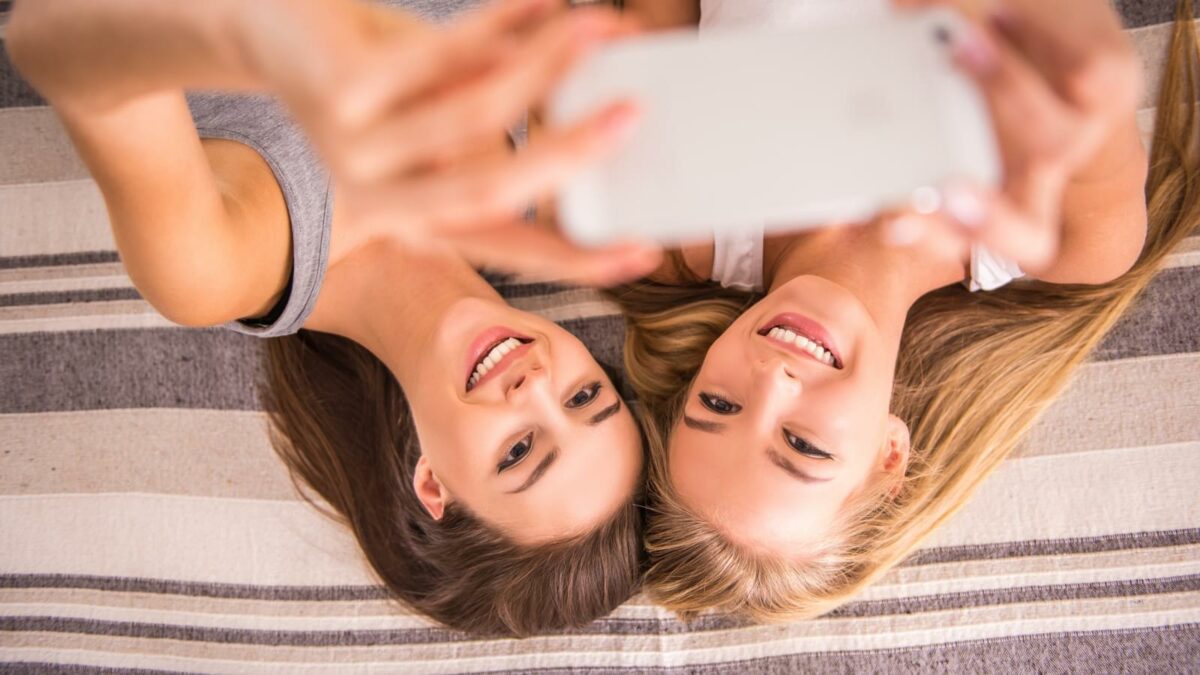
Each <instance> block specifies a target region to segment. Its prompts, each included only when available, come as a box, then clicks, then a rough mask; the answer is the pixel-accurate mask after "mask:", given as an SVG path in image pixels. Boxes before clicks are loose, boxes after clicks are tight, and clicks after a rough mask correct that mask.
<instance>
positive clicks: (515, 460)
mask: <svg viewBox="0 0 1200 675" xmlns="http://www.w3.org/2000/svg"><path fill="white" fill-rule="evenodd" d="M522 446H524V448H525V452H524V453H522V455H521V456H520V457H513V451H514V450H516V449H517V448H519V447H522ZM531 452H533V432H532V431H531V432H529V433H528V434H526V435H525V438H522V439H521V440H519V441H517V442H516V443H515V444H514V445H513V446H512V447H511V448H509V449H508V454H507V455H505V456H504V459H502V460H500V464H499V465H497V466H496V473H502V472H504V471H506V470H508V469H511V468H512V467H514V466H516V465H518V464H520V463H521V460H523V459H525V458H526V457H528V456H529V453H531Z"/></svg>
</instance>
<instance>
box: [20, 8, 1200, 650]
mask: <svg viewBox="0 0 1200 675" xmlns="http://www.w3.org/2000/svg"><path fill="white" fill-rule="evenodd" d="M3 5H4V3H2V2H0V13H2V12H3V10H4V7H3ZM1118 5H1119V6H1120V8H1121V10H1122V13H1123V15H1124V17H1125V19H1126V23H1127V24H1128V27H1129V30H1130V32H1131V34H1132V36H1133V39H1134V41H1135V43H1136V45H1137V48H1138V50H1139V51H1140V53H1141V55H1142V56H1143V58H1144V60H1145V63H1146V68H1147V73H1148V74H1149V76H1150V82H1151V85H1152V86H1151V92H1150V93H1148V95H1147V98H1146V101H1147V102H1146V103H1145V104H1144V105H1145V109H1144V110H1143V111H1142V113H1141V116H1142V118H1143V122H1144V124H1143V129H1144V130H1146V131H1147V132H1148V131H1149V125H1150V123H1151V121H1152V117H1153V110H1151V109H1150V108H1149V106H1150V105H1151V103H1150V101H1152V100H1153V95H1154V93H1153V90H1154V89H1155V87H1154V86H1153V85H1154V83H1155V80H1156V74H1157V73H1158V71H1159V70H1160V68H1161V63H1162V55H1163V49H1164V46H1165V44H1166V40H1167V37H1168V35H1169V26H1168V25H1167V22H1168V21H1169V19H1170V12H1171V11H1172V8H1173V5H1174V3H1173V2H1171V1H1169V0H1139V1H1134V0H1126V1H1125V2H1119V3H1118ZM0 30H2V29H0ZM0 37H2V33H0ZM504 292H505V293H506V295H508V296H509V297H511V298H512V300H513V302H514V304H516V305H518V306H520V307H523V308H527V309H531V310H534V311H538V312H540V313H542V314H544V315H546V316H549V317H551V318H553V319H555V320H558V321H562V322H564V323H565V324H566V325H567V326H568V327H569V328H571V329H572V330H575V331H577V332H580V333H581V334H582V335H583V336H584V337H585V338H586V340H587V341H588V342H589V344H590V345H591V346H592V347H593V348H595V349H596V350H597V352H598V353H599V355H600V356H601V359H602V360H603V361H606V362H608V363H610V364H618V363H619V362H620V358H619V349H620V333H621V330H622V323H621V319H620V317H619V315H618V314H617V312H616V309H615V308H614V307H613V306H612V305H610V304H608V303H606V302H604V301H603V300H601V299H600V298H599V297H598V296H597V295H596V294H595V293H593V292H590V291H583V290H573V289H565V288H554V287H549V286H544V285H539V286H529V285H525V286H506V287H505V288H504ZM1198 314H1200V238H1193V239H1191V240H1189V241H1187V242H1186V245H1185V246H1183V247H1182V248H1181V249H1180V250H1178V251H1177V252H1176V253H1175V254H1174V255H1172V256H1171V258H1170V264H1169V268H1168V269H1167V270H1166V271H1164V272H1163V274H1162V275H1161V276H1160V277H1159V278H1158V279H1157V280H1156V281H1155V282H1154V284H1153V285H1152V286H1151V287H1150V289H1149V291H1148V292H1147V294H1146V296H1145V297H1144V298H1143V299H1142V301H1141V302H1140V304H1139V305H1138V306H1137V308H1136V310H1135V311H1133V312H1132V313H1131V314H1130V315H1129V316H1128V317H1127V318H1126V319H1125V320H1124V321H1123V322H1122V323H1121V324H1120V326H1119V327H1118V328H1117V329H1116V330H1115V332H1114V333H1113V334H1112V335H1110V337H1109V338H1108V339H1107V341H1106V342H1105V343H1104V345H1103V347H1102V348H1101V349H1100V350H1099V352H1098V353H1097V354H1096V356H1095V358H1094V359H1093V360H1092V361H1091V362H1090V363H1088V364H1086V365H1085V366H1083V367H1082V368H1081V370H1080V371H1079V372H1078V375H1077V377H1076V378H1075V380H1074V382H1073V383H1072V385H1071V386H1070V388H1069V390H1068V391H1067V393H1066V394H1065V395H1064V396H1063V397H1062V399H1061V400H1060V401H1059V402H1058V403H1057V404H1056V405H1055V406H1054V407H1053V409H1052V410H1051V411H1050V412H1049V413H1048V414H1047V415H1046V416H1045V418H1044V419H1043V420H1042V421H1041V422H1040V424H1039V425H1038V426H1037V428H1036V429H1035V430H1034V432H1033V433H1032V435H1031V436H1030V437H1029V439H1028V441H1027V442H1026V443H1025V444H1024V446H1023V447H1022V449H1021V451H1020V452H1019V453H1018V456H1017V457H1015V458H1014V459H1012V460H1010V461H1008V462H1007V463H1006V464H1005V465H1004V466H1003V467H1002V468H1001V469H1000V470H999V471H997V472H996V474H995V475H994V476H992V477H991V478H990V479H989V480H988V482H987V484H986V485H985V487H984V488H983V489H982V490H981V491H980V492H979V494H978V495H977V496H976V497H975V498H974V499H973V500H972V502H971V503H970V504H969V506H968V507H967V508H966V509H965V510H964V511H963V512H962V513H961V514H960V515H959V516H957V517H956V518H955V519H954V520H953V521H952V522H951V523H949V524H948V525H947V526H946V527H944V528H943V529H942V530H940V531H939V532H938V534H937V535H936V536H935V538H934V539H933V540H932V541H931V542H930V543H929V544H928V545H927V547H925V548H924V549H923V550H921V551H920V552H918V553H917V554H916V555H915V556H913V557H912V558H911V559H910V560H908V561H907V562H906V563H905V564H904V565H903V566H902V567H900V568H899V569H897V570H895V571H894V572H893V573H891V574H890V575H889V576H888V577H887V578H886V579H884V580H883V581H882V582H881V583H879V584H877V585H876V586H874V587H873V588H871V589H869V590H868V591H867V592H865V593H864V594H863V595H862V596H861V597H860V598H858V599H857V600H856V601H855V602H853V603H851V604H849V605H847V606H845V607H843V608H842V609H840V610H838V611H836V612H834V613H833V614H831V615H829V616H826V617H823V618H821V619H818V620H813V621H805V622H797V623H793V624H787V625H776V626H749V625H744V624H741V623H738V622H736V621H733V620H730V619H728V618H725V617H722V616H716V615H713V616H708V617H705V618H703V619H702V620H700V621H698V622H695V623H692V624H687V625H685V624H682V623H679V622H678V621H676V620H675V619H673V618H672V617H671V616H670V615H669V614H668V613H667V612H665V611H663V610H662V609H660V608H657V607H655V606H653V605H651V604H649V603H647V602H646V601H645V600H644V599H641V598H634V599H633V600H631V601H630V602H629V603H627V604H626V605H625V606H623V607H621V608H620V609H619V610H617V611H616V612H615V613H614V614H613V615H611V616H609V617H607V618H605V619H602V620H599V621H597V622H595V623H594V624H592V625H591V626H588V627H587V628H586V629H583V630H579V631H572V632H568V633H563V634H559V635H552V636H545V637H537V638H531V639H527V640H522V641H517V640H478V639H473V638H470V637H468V636H464V635H462V634H459V633H456V632H453V631H448V630H445V629H443V628H439V627H437V626H434V625H431V624H430V623H429V622H427V621H426V620H424V619H423V618H421V617H420V616H417V615H414V614H413V613H411V612H409V611H407V610H406V609H405V608H403V607H400V606H398V605H396V604H394V603H392V602H390V601H389V600H388V599H387V597H386V595H385V594H384V592H383V590H382V589H381V587H380V586H379V585H378V583H377V582H376V580H375V579H373V578H372V575H371V573H370V571H369V569H368V567H367V565H366V563H365V562H364V560H363V558H362V556H361V554H360V553H359V551H358V549H357V547H356V546H355V543H354V541H353V539H352V538H351V536H350V535H349V533H348V532H347V530H346V529H344V528H343V527H341V526H340V525H338V524H337V523H335V522H334V521H332V520H330V519H328V518H326V517H324V516H322V515H321V514H320V513H318V512H317V511H316V510H315V509H313V508H312V507H311V506H309V505H307V504H306V503H304V502H303V501H301V500H300V498H299V497H298V496H297V493H296V490H295V488H294V487H293V485H292V483H291V482H290V480H289V478H288V476H287V474H286V472H285V471H284V470H283V467H282V466H281V465H280V463H279V462H278V460H277V459H276V458H275V456H274V454H273V452H272V450H271V447H270V444H269V442H268V439H267V435H266V425H265V421H264V417H263V415H262V414H261V412H260V411H259V403H258V400H257V397H256V394H255V386H256V382H257V381H258V377H259V371H258V368H259V364H258V358H259V344H258V343H257V342H256V341H255V340H253V339H251V338H247V337H244V336H240V335H234V334H231V333H227V332H221V331H216V330H187V329H183V328H177V327H174V326H172V325H170V324H169V323H168V322H167V321H165V320H164V319H162V318H161V317H159V316H158V315H157V314H155V313H154V311H153V310H152V309H151V308H150V307H149V306H148V305H147V304H146V303H145V302H144V301H143V300H141V299H140V298H139V296H138V294H137V292H136V291H135V290H134V289H133V287H132V286H131V285H130V282H129V279H128V278H127V277H126V276H125V274H124V272H123V271H122V268H121V265H120V263H119V262H118V259H117V256H116V254H115V252H114V247H113V242H112V239H111V235H110V234H109V231H108V228H107V226H106V223H105V212H104V207H103V204H102V202H101V199H100V196H99V194H98V192H97V190H96V188H95V186H94V185H93V184H92V183H91V182H90V181H89V180H88V178H87V174H86V172H85V171H84V169H83V168H82V166H81V165H80V163H79V161H78V159H77V158H76V157H75V155H74V153H73V152H72V150H71V148H70V145H69V144H68V142H67V140H66V139H65V138H64V136H63V133H62V131H61V129H60V127H59V126H58V124H57V122H56V120H55V118H54V116H53V114H52V113H51V111H50V110H49V109H47V108H46V107H44V105H43V103H42V101H40V99H39V98H38V97H37V96H36V94H34V93H33V92H32V91H31V90H30V89H29V88H28V87H27V86H26V85H24V84H23V83H22V82H20V80H19V79H17V78H16V76H15V75H14V74H13V72H12V69H11V67H10V66H9V65H8V63H7V61H6V60H4V59H2V58H0V670H12V671H21V672H69V673H72V672H92V671H98V670H103V671H105V672H110V671H111V672H117V671H119V672H130V671H132V670H135V669H136V670H172V671H205V672H322V673H323V672H329V671H333V670H353V671H368V670H369V671H385V672H390V671H403V672H459V671H474V670H487V671H523V672H527V671H534V670H538V671H547V672H557V671H563V670H568V669H587V670H591V671H610V670H611V671H637V672H684V671H686V672H701V673H703V672H729V671H736V672H790V671H812V672H849V671H853V672H868V671H887V672H909V671H928V670H936V671H968V672H993V671H1038V672H1047V671H1056V672H1061V671H1067V670H1071V671H1134V672H1156V673H1162V672H1187V671H1192V672H1200V489H1198V488H1197V485H1198V484H1200V330H1198V329H1197V328H1196V325H1197V324H1196V318H1197V316H1198Z"/></svg>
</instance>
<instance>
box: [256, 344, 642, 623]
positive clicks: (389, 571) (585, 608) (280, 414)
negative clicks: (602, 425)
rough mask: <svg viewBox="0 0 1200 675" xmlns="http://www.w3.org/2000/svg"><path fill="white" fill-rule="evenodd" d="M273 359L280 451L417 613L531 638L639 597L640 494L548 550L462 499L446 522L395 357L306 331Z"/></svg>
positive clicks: (271, 404) (273, 415)
mask: <svg viewBox="0 0 1200 675" xmlns="http://www.w3.org/2000/svg"><path fill="white" fill-rule="evenodd" d="M265 359H266V371H267V372H266V383H265V388H264V394H265V395H264V398H265V401H266V405H267V408H268V411H269V414H270V420H271V425H272V432H273V433H272V436H273V444H274V445H275V449H276V451H277V452H278V453H279V456H280V457H281V458H282V459H283V461H284V463H286V464H287V466H288V468H289V470H290V471H291V473H292V477H293V480H296V479H299V481H301V482H303V484H305V485H307V486H308V487H310V488H312V490H313V491H315V492H316V493H317V494H318V495H320V497H321V498H322V499H324V501H325V502H326V503H328V504H329V506H330V507H332V508H333V510H334V511H335V512H336V514H331V515H334V516H335V517H337V518H338V519H339V520H341V521H343V522H344V523H345V524H346V525H348V526H349V527H350V529H351V530H352V531H353V532H354V535H355V537H356V538H357V539H358V543H359V546H361V547H362V550H363V552H364V553H365V554H366V557H367V560H368V561H369V562H370V564H371V567H373V568H374V570H375V572H376V574H378V575H379V578H380V579H381V580H382V581H383V583H384V584H385V585H386V586H387V588H388V590H389V591H390V592H391V593H392V594H394V595H395V597H397V598H399V599H400V600H401V601H403V602H404V603H406V604H407V605H409V606H410V607H412V608H414V609H415V610H417V611H419V612H421V613H423V614H426V615H428V616H429V617H431V618H433V619H435V620H437V621H439V622H441V623H443V624H445V625H447V626H450V627H452V628H457V629H460V630H463V631H467V632H469V633H474V634H483V635H513V636H519V637H524V636H528V635H532V634H536V633H543V632H547V631H553V630H558V629H562V628H565V627H577V626H580V625H583V624H586V623H588V622H590V621H592V620H593V619H595V618H598V617H600V616H604V615H606V614H608V613H609V612H611V611H612V610H613V609H615V608H616V607H617V606H618V605H620V604H621V603H622V602H624V601H625V600H626V599H628V598H629V596H630V595H632V594H633V593H634V592H635V591H636V590H637V586H638V581H639V577H640V572H641V567H642V558H643V554H642V548H641V515H640V509H639V507H638V502H639V501H640V495H633V498H632V499H631V500H630V501H629V502H628V503H626V504H624V505H623V506H622V507H621V508H620V509H619V510H618V511H617V512H616V513H614V514H613V515H612V516H611V517H610V518H609V519H608V521H607V522H604V523H603V524H601V525H600V526H599V527H597V528H596V529H595V530H594V531H592V532H590V533H588V534H585V535H582V536H579V537H576V538H572V539H568V540H565V541H557V542H552V543H549V544H544V545H538V546H522V545H519V544H517V543H515V542H513V541H512V540H510V539H509V538H508V537H506V536H505V535H504V534H503V533H501V532H500V531H499V530H497V529H496V528H494V527H492V526H490V525H488V524H487V523H486V522H484V521H483V520H481V519H480V518H478V517H477V516H476V515H474V514H472V513H471V512H469V511H468V510H466V509H465V508H464V507H463V506H461V505H459V504H456V503H453V502H452V503H451V504H449V505H448V506H447V507H446V509H445V513H444V514H443V517H442V519H441V520H438V521H435V520H434V519H433V518H431V517H430V516H429V514H428V513H426V511H425V510H424V509H423V508H422V506H421V504H420V502H419V501H418V499H417V495H416V494H415V492H414V490H413V485H412V478H413V471H414V469H415V467H416V462H417V459H418V457H419V456H420V452H421V451H420V447H419V446H418V443H417V436H416V430H415V428H414V427H413V423H412V419H411V415H410V411H409V408H408V404H407V403H406V402H405V399H404V393H403V392H402V391H401V389H400V385H399V383H398V382H396V380H395V378H394V377H393V376H392V374H391V372H390V371H389V370H388V369H387V367H386V366H384V364H383V363H382V362H381V361H379V360H378V359H377V358H375V356H374V355H372V354H371V353H370V352H369V351H367V350H366V349H364V348H363V347H361V346H359V345H358V344H356V343H354V342H352V341H351V340H348V339H345V338H341V337H338V336H335V335H330V334H326V333H316V332H310V331H303V330H302V331H300V332H299V333H297V334H296V335H292V336H287V337H283V338H277V339H272V340H269V341H267V347H266V356H265ZM643 482H644V481H642V480H639V481H638V485H639V491H640V489H641V488H640V486H641V485H642V483H643ZM306 497H307V493H306Z"/></svg>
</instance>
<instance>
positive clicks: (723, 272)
mask: <svg viewBox="0 0 1200 675" xmlns="http://www.w3.org/2000/svg"><path fill="white" fill-rule="evenodd" d="M712 280H713V281H715V282H717V283H719V284H721V285H722V286H725V287H727V288H737V289H740V290H743V291H761V290H763V228H762V226H754V225H746V226H743V227H740V228H738V229H736V230H729V231H727V232H718V233H716V234H715V235H714V236H713V264H712Z"/></svg>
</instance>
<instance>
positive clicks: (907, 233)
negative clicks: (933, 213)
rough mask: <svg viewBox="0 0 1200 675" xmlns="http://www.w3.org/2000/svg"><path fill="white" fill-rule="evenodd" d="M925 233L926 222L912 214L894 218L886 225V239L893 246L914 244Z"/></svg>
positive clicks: (884, 233) (884, 231)
mask: <svg viewBox="0 0 1200 675" xmlns="http://www.w3.org/2000/svg"><path fill="white" fill-rule="evenodd" d="M924 234H925V223H924V222H922V221H921V220H920V219H917V218H913V217H912V216H900V217H898V218H893V219H892V220H891V221H889V222H888V223H887V225H886V226H884V230H883V236H884V240H885V241H886V242H887V243H888V244H889V245H891V246H912V245H913V244H915V243H917V242H918V241H920V240H921V237H922V236H923V235H924Z"/></svg>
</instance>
